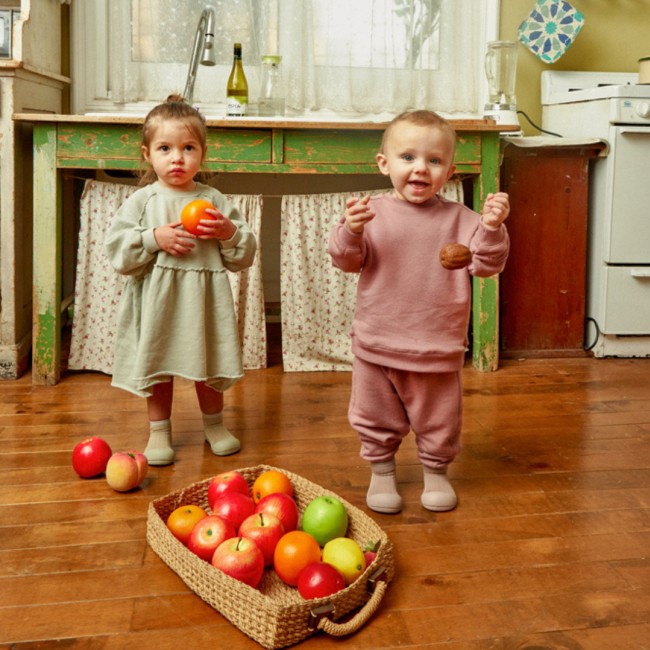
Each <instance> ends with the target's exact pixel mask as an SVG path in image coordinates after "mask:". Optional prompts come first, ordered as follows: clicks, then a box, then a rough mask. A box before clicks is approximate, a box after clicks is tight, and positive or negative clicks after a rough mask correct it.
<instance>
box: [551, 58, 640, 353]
mask: <svg viewBox="0 0 650 650" xmlns="http://www.w3.org/2000/svg"><path fill="white" fill-rule="evenodd" d="M542 104H543V106H542V128H543V129H544V130H546V131H552V132H555V133H558V134H560V135H562V136H565V137H590V138H599V139H602V140H605V141H607V143H608V145H609V146H608V149H607V150H606V151H605V152H604V154H603V156H601V157H600V158H598V159H597V160H595V161H594V162H593V164H592V167H591V171H590V181H589V182H590V185H589V226H588V260H587V304H586V312H585V313H586V318H587V325H586V328H585V345H586V347H588V348H589V349H592V350H593V352H594V355H595V356H597V357H605V356H622V357H636V356H644V357H645V356H650V85H644V84H639V83H638V75H637V74H633V73H629V74H628V73H599V72H562V71H557V72H556V71H551V70H545V71H543V72H542ZM549 182H553V181H552V179H549Z"/></svg>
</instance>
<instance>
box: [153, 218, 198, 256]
mask: <svg viewBox="0 0 650 650" xmlns="http://www.w3.org/2000/svg"><path fill="white" fill-rule="evenodd" d="M180 226H181V222H180V221H176V222H174V223H169V224H167V225H166V226H160V227H158V228H156V229H155V230H154V231H153V236H154V237H155V238H156V242H157V243H158V246H160V249H161V250H163V251H165V253H169V254H170V255H173V256H174V257H182V256H183V255H187V253H189V252H190V251H191V250H192V249H193V248H194V243H193V242H192V240H193V239H196V236H195V235H193V234H192V233H189V232H187V231H186V230H184V229H183V228H181V227H180Z"/></svg>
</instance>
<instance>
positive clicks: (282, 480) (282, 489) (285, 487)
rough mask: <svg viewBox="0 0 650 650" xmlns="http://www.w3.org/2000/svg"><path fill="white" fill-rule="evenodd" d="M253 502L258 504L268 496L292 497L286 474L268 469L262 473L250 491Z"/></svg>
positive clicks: (291, 489) (289, 482)
mask: <svg viewBox="0 0 650 650" xmlns="http://www.w3.org/2000/svg"><path fill="white" fill-rule="evenodd" d="M251 492H252V495H253V501H255V503H259V501H260V500H261V499H263V498H264V497H265V496H268V495H269V494H276V493H278V492H279V493H280V494H288V495H289V496H290V497H291V496H293V486H292V485H291V481H290V480H289V477H288V476H287V475H286V474H283V473H282V472H279V471H278V470H277V469H268V470H266V471H265V472H262V473H261V474H260V475H259V476H258V477H257V478H256V479H255V482H254V483H253V488H252V490H251Z"/></svg>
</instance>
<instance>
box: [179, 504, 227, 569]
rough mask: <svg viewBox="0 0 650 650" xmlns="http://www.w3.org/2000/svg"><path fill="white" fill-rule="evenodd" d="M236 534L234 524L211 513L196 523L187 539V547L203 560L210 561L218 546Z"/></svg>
mask: <svg viewBox="0 0 650 650" xmlns="http://www.w3.org/2000/svg"><path fill="white" fill-rule="evenodd" d="M236 535H237V532H236V531H235V529H234V528H233V527H232V524H230V523H229V522H227V521H226V520H225V519H222V518H221V517H218V516H217V515H209V516H207V517H204V518H203V519H201V520H200V521H198V522H197V523H196V524H194V528H192V532H191V533H190V537H189V539H188V540H187V548H189V549H190V551H192V553H196V555H198V556H199V557H200V558H201V559H202V560H205V561H206V562H210V561H211V560H212V556H213V555H214V552H215V551H216V550H217V547H218V546H219V545H220V544H221V543H222V542H225V541H226V540H227V539H231V538H232V537H235V536H236Z"/></svg>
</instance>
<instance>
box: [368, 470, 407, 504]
mask: <svg viewBox="0 0 650 650" xmlns="http://www.w3.org/2000/svg"><path fill="white" fill-rule="evenodd" d="M370 469H371V471H372V475H371V477H370V487H369V488H368V494H367V495H366V503H367V504H368V507H369V508H370V509H372V510H374V511H375V512H381V513H384V514H395V513H397V512H399V511H400V510H401V509H402V497H401V496H400V495H399V493H398V492H397V477H396V473H395V460H394V459H391V460H387V461H385V462H382V463H370Z"/></svg>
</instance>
